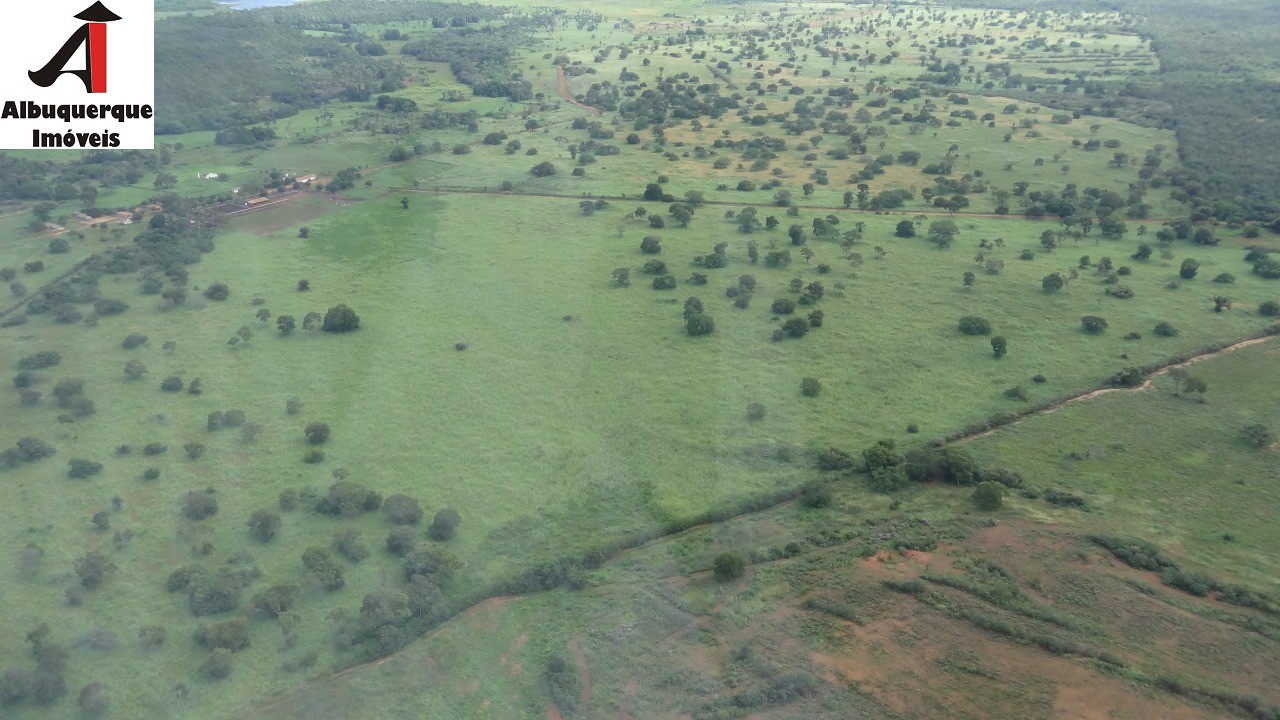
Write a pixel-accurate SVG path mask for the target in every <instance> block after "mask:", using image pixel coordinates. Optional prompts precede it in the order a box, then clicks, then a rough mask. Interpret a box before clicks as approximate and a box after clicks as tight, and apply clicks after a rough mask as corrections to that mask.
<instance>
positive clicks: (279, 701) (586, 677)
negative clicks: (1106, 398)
mask: <svg viewBox="0 0 1280 720" xmlns="http://www.w3.org/2000/svg"><path fill="white" fill-rule="evenodd" d="M1276 337H1277V336H1275V335H1268V336H1266V337H1260V338H1250V339H1248V340H1242V341H1240V342H1237V343H1234V344H1232V345H1229V346H1227V347H1225V348H1222V349H1221V350H1215V351H1213V352H1207V353H1202V354H1200V355H1196V356H1195V357H1192V358H1189V359H1187V360H1184V361H1182V362H1178V363H1172V364H1169V365H1166V366H1165V367H1163V368H1160V369H1159V370H1157V371H1156V372H1154V373H1152V374H1151V375H1150V377H1148V378H1147V379H1146V381H1145V382H1143V383H1142V385H1140V386H1138V387H1136V388H1104V389H1101V390H1094V391H1091V392H1086V393H1082V394H1080V395H1076V396H1074V397H1070V398H1067V399H1065V400H1063V401H1061V402H1059V403H1056V404H1054V405H1051V406H1049V407H1046V408H1042V409H1041V410H1039V411H1036V412H1033V413H1030V414H1028V415H1026V416H1025V417H1022V418H1019V419H1018V420H1016V421H1014V422H1012V423H1010V424H1009V425H1002V426H1000V427H998V428H992V429H990V430H985V431H982V432H976V433H973V434H970V435H967V436H965V437H961V438H957V439H955V440H953V441H951V443H949V444H960V443H966V442H969V441H971V440H977V439H978V438H982V437H986V436H988V435H991V434H994V433H996V432H999V431H1000V430H1002V429H1004V428H1007V427H1010V426H1011V425H1017V424H1019V423H1021V422H1023V421H1024V420H1026V419H1027V418H1031V417H1036V416H1038V415H1048V414H1050V413H1053V412H1056V411H1057V410H1058V409H1059V408H1061V407H1064V406H1066V405H1070V404H1073V403H1078V402H1082V401H1084V400H1088V399H1090V398H1094V397H1097V396H1099V395H1104V394H1106V393H1112V392H1131V393H1132V392H1142V391H1145V390H1148V389H1150V388H1151V387H1152V383H1153V381H1154V380H1155V378H1156V377H1158V376H1160V375H1164V374H1167V373H1168V372H1169V371H1170V370H1172V369H1175V368H1180V367H1185V366H1187V365H1190V364H1192V363H1197V362H1201V361H1203V360H1208V359H1211V358H1214V357H1217V356H1218V355H1222V354H1224V353H1229V352H1234V351H1236V350H1239V349H1241V348H1245V347H1249V346H1252V345H1258V344H1261V343H1264V342H1267V341H1270V340H1274V339H1275V338H1276ZM786 502H790V500H786V501H783V502H782V503H777V504H775V505H771V506H769V507H764V508H761V509H759V510H756V511H755V513H759V512H765V511H768V510H771V509H773V508H775V507H777V506H778V505H782V504H785V503H786ZM755 513H743V514H740V515H735V516H734V517H733V518H730V520H732V519H736V518H740V517H743V516H745V515H749V514H755ZM707 524H716V523H714V522H712V523H707ZM699 527H703V525H697V526H693V527H690V528H686V529H685V530H683V531H681V532H680V533H676V535H681V534H685V533H689V532H692V531H694V530H696V529H698V528H699ZM668 537H671V536H663V537H658V538H655V539H653V540H650V541H648V542H644V543H641V544H640V545H639V546H638V547H644V546H647V545H649V544H651V543H654V542H660V541H662V540H665V539H667V538H668ZM632 550H635V548H629V549H627V550H623V551H620V552H618V553H616V554H615V555H614V556H612V557H610V558H609V560H608V562H611V561H613V560H616V559H617V558H618V557H620V556H622V555H624V554H626V553H628V552H630V551H632ZM523 597H526V596H524V595H497V596H493V597H489V598H486V599H484V600H481V601H480V602H478V603H476V604H474V605H472V606H470V607H468V608H467V609H465V610H463V611H461V612H460V613H458V614H457V615H455V616H454V618H452V619H458V618H461V617H463V616H464V615H466V614H469V613H472V612H475V611H477V610H483V609H484V608H487V607H495V606H499V605H504V604H506V603H509V602H515V601H517V600H519V599H521V598H523ZM443 629H444V625H441V626H439V627H437V628H436V629H435V630H433V631H431V632H429V633H427V634H426V635H424V636H422V637H421V638H418V639H417V640H415V641H414V642H420V641H423V640H427V639H429V638H431V637H432V636H434V635H436V634H437V633H439V632H441V631H442V630H443ZM688 629H689V628H688V627H684V628H681V629H679V630H677V631H676V632H675V633H673V634H672V635H673V636H674V635H678V634H679V633H681V632H685V631H687V630H688ZM569 647H570V650H571V651H572V652H573V656H574V660H575V661H576V663H577V665H578V671H579V673H580V674H581V676H582V679H583V689H582V703H583V704H585V703H586V702H587V701H588V700H589V699H590V696H591V677H590V671H589V669H588V666H587V658H586V655H585V653H583V652H582V647H581V645H580V641H579V639H577V638H575V639H574V640H572V641H570V645H569ZM400 652H403V651H397V652H396V653H392V654H391V655H388V656H386V657H383V658H379V659H377V660H374V661H372V662H369V663H365V664H362V665H355V666H352V667H349V668H347V669H345V670H342V671H341V672H338V673H335V674H333V675H329V676H327V677H324V678H318V679H315V680H312V681H311V682H308V683H305V684H304V685H302V686H301V687H298V688H295V689H293V690H292V691H288V692H286V693H282V694H279V695H276V696H274V697H272V698H268V699H267V700H265V701H263V702H259V703H256V704H254V705H253V706H252V707H249V708H245V710H244V711H243V712H241V713H240V714H239V715H237V717H242V718H277V717H282V716H283V711H286V710H287V708H289V707H292V706H294V705H295V703H293V702H292V698H293V697H294V696H296V695H299V694H306V693H308V692H309V690H308V688H313V687H315V686H317V685H320V684H328V685H336V684H338V683H339V682H340V681H341V680H342V679H343V678H344V677H346V676H348V675H351V674H353V673H355V672H357V671H359V670H362V669H366V668H371V667H377V666H379V665H382V664H383V663H385V662H387V661H388V660H390V659H392V658H394V657H395V656H396V655H398V654H399V653H400ZM635 687H636V684H635V680H634V678H633V679H632V680H631V681H630V682H629V683H628V685H627V691H626V694H624V704H623V707H622V708H621V712H620V718H626V719H628V720H629V718H630V717H631V715H630V710H629V706H630V701H631V699H633V698H634V695H635ZM547 715H548V718H549V719H550V720H555V719H556V718H559V717H560V713H559V711H557V710H556V708H555V706H554V705H551V704H550V703H548V705H547Z"/></svg>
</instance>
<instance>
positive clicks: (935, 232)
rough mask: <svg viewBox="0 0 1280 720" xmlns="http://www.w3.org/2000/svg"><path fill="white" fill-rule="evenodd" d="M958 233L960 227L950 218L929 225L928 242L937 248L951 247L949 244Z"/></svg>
mask: <svg viewBox="0 0 1280 720" xmlns="http://www.w3.org/2000/svg"><path fill="white" fill-rule="evenodd" d="M959 232H960V227H959V226H958V225H956V221H955V220H951V219H950V218H947V219H943V220H934V221H933V222H931V223H929V240H930V242H932V243H934V244H935V245H937V246H938V247H943V248H945V247H951V242H952V241H953V240H955V238H956V234H957V233H959Z"/></svg>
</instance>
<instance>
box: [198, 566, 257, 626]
mask: <svg viewBox="0 0 1280 720" xmlns="http://www.w3.org/2000/svg"><path fill="white" fill-rule="evenodd" d="M243 587H244V580H243V578H242V577H241V576H240V575H239V574H237V573H235V572H233V571H231V570H230V569H228V568H222V569H220V570H218V571H216V572H210V573H199V574H197V575H196V576H195V577H193V578H192V579H191V582H190V585H189V586H188V595H187V603H188V607H189V608H190V609H191V612H192V614H194V615H217V614H218V613H224V612H230V611H232V610H235V609H236V608H237V607H238V606H239V605H240V591H241V589H242V588H243Z"/></svg>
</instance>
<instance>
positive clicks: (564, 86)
mask: <svg viewBox="0 0 1280 720" xmlns="http://www.w3.org/2000/svg"><path fill="white" fill-rule="evenodd" d="M556 75H557V76H558V77H557V82H558V84H559V88H560V97H562V98H564V99H565V100H568V101H569V102H571V103H573V104H574V105H577V106H578V107H580V108H582V109H583V110H590V111H591V112H593V113H595V114H596V115H603V114H604V111H603V110H601V109H600V108H596V107H591V106H590V105H587V104H586V103H582V102H578V99H577V98H576V97H574V96H573V93H571V92H569V76H568V75H567V74H565V71H564V66H563V65H557V66H556Z"/></svg>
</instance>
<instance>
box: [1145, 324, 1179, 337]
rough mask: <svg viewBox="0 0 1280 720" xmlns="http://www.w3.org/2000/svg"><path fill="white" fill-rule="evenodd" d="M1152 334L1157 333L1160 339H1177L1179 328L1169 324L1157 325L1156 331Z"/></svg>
mask: <svg viewBox="0 0 1280 720" xmlns="http://www.w3.org/2000/svg"><path fill="white" fill-rule="evenodd" d="M1151 332H1153V333H1155V334H1156V335H1158V336H1160V337H1176V336H1177V335H1178V328H1176V327H1174V326H1172V325H1170V324H1169V323H1167V322H1162V323H1160V324H1159V325H1156V326H1155V329H1153V330H1152V331H1151Z"/></svg>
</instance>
